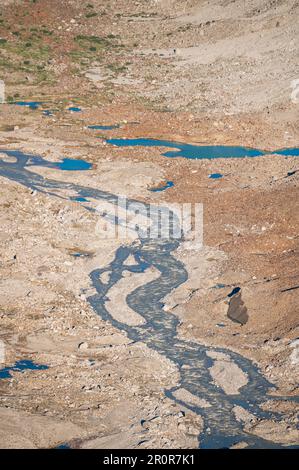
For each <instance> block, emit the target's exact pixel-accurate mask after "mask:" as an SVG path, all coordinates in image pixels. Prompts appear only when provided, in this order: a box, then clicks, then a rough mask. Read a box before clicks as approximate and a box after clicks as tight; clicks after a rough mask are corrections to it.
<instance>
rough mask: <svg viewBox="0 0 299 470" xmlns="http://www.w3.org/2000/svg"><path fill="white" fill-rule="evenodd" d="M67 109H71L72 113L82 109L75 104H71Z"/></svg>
mask: <svg viewBox="0 0 299 470" xmlns="http://www.w3.org/2000/svg"><path fill="white" fill-rule="evenodd" d="M69 111H72V112H73V113H80V112H81V111H82V110H81V108H77V107H76V106H71V107H70V108H69Z"/></svg>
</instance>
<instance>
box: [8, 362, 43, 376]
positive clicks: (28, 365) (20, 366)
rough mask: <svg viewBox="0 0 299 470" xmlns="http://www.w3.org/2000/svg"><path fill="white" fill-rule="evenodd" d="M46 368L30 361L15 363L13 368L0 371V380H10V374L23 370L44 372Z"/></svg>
mask: <svg viewBox="0 0 299 470" xmlns="http://www.w3.org/2000/svg"><path fill="white" fill-rule="evenodd" d="M48 368H49V367H48V366H45V365H41V364H36V363H35V362H33V361H30V360H27V359H25V360H22V361H17V362H16V363H15V364H14V365H13V366H10V367H4V368H3V369H0V379H10V378H11V377H12V375H11V372H23V371H24V370H46V369H48Z"/></svg>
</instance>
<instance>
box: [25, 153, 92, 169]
mask: <svg viewBox="0 0 299 470" xmlns="http://www.w3.org/2000/svg"><path fill="white" fill-rule="evenodd" d="M28 166H43V167H45V168H54V169H59V170H65V171H82V170H89V169H90V168H92V164H91V163H88V162H87V161H86V160H78V159H76V158H64V159H63V160H61V162H49V161H47V160H44V159H43V158H42V157H38V156H35V155H32V156H30V159H29V161H28Z"/></svg>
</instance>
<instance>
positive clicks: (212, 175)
mask: <svg viewBox="0 0 299 470" xmlns="http://www.w3.org/2000/svg"><path fill="white" fill-rule="evenodd" d="M222 176H223V175H222V174H221V173H211V174H210V175H209V178H211V179H212V180H217V179H219V178H222Z"/></svg>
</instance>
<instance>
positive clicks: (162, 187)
mask: <svg viewBox="0 0 299 470" xmlns="http://www.w3.org/2000/svg"><path fill="white" fill-rule="evenodd" d="M173 186H174V182H173V181H166V183H165V184H163V183H162V184H161V185H160V186H156V187H154V188H150V189H149V191H151V192H152V193H158V192H160V191H165V189H168V188H172V187H173Z"/></svg>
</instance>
